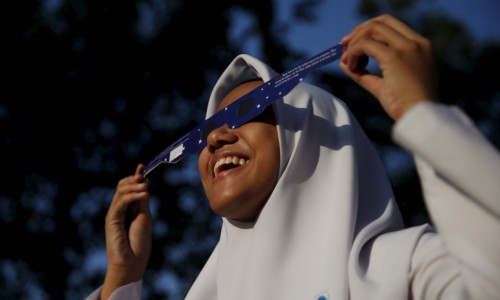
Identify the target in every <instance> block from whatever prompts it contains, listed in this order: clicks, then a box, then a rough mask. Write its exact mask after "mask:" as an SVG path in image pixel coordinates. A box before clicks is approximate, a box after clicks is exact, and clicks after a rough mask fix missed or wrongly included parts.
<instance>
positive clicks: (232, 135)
mask: <svg viewBox="0 0 500 300" xmlns="http://www.w3.org/2000/svg"><path fill="white" fill-rule="evenodd" d="M236 141H238V135H237V134H236V132H235V131H234V129H231V128H229V126H227V124H224V125H223V126H221V127H218V128H216V129H214V130H212V131H211V132H210V133H209V134H208V136H207V147H208V150H209V151H210V152H213V151H215V150H217V149H219V148H221V147H222V146H224V145H227V144H234V143H236Z"/></svg>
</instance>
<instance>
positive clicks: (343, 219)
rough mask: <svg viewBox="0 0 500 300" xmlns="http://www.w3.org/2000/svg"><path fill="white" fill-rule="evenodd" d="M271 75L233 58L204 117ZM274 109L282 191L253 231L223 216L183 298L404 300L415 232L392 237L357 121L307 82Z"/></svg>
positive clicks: (391, 219) (246, 59) (391, 216)
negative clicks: (232, 92)
mask: <svg viewBox="0 0 500 300" xmlns="http://www.w3.org/2000/svg"><path fill="white" fill-rule="evenodd" d="M275 75H277V73H276V72H275V71H273V70H272V69H271V68H270V67H269V66H267V65H266V64H264V63H263V62H261V61H259V60H257V59H256V58H254V57H251V56H249V55H245V54H243V55H239V56H238V57H236V58H235V59H234V60H233V61H232V62H231V64H230V65H229V66H228V68H227V69H226V70H225V71H224V73H223V74H222V76H221V77H220V78H219V80H218V82H217V84H216V85H215V88H214V90H213V92H212V95H211V97H210V100H209V103H208V110H207V118H208V117H210V116H211V115H213V114H214V113H215V112H216V108H217V106H218V104H219V102H220V101H221V100H222V98H223V97H224V96H225V95H226V94H227V93H228V92H229V91H230V90H232V89H233V88H234V87H236V86H237V85H239V84H241V83H243V82H245V81H248V80H250V79H255V78H261V79H262V80H264V81H268V80H270V79H271V78H273V77H274V76H275ZM272 105H273V109H274V113H275V117H276V122H277V128H278V135H279V143H280V148H281V164H280V175H279V180H278V183H277V184H276V187H275V188H274V191H273V192H272V194H271V196H270V197H269V200H268V201H267V203H266V205H265V206H264V208H263V210H262V212H261V214H260V215H259V217H258V218H257V220H256V221H255V222H254V223H242V222H235V221H233V220H229V219H226V218H223V226H222V230H221V235H220V240H219V242H218V244H217V246H216V248H215V249H214V251H213V253H212V255H211V257H210V258H209V260H208V261H207V263H206V265H205V266H204V268H203V270H202V272H201V273H200V275H199V276H198V278H197V279H196V281H195V283H194V284H193V286H192V288H191V290H190V291H189V293H188V295H187V297H186V299H203V300H207V299H223V300H234V299H248V300H268V299H269V300H271V299H283V300H284V299H286V300H291V299H301V300H308V299H321V300H326V299H335V300H337V299H363V300H366V299H405V298H406V297H407V296H408V293H409V292H408V282H407V280H408V272H409V268H410V266H409V264H410V260H411V251H412V249H413V246H414V244H415V243H416V240H417V237H418V236H419V233H416V232H415V231H410V232H408V230H405V231H400V232H399V233H398V232H394V231H396V230H399V229H402V228H403V223H402V220H401V217H400V214H399V210H398V208H397V206H396V203H395V201H394V197H393V193H392V189H391V186H390V183H389V181H388V178H387V175H386V173H385V171H384V169H383V165H382V164H381V162H380V159H379V157H378V155H377V153H376V151H375V149H374V148H373V146H372V144H371V143H370V141H369V139H368V138H367V137H366V135H365V133H364V132H363V131H362V129H361V128H360V126H359V124H358V123H357V121H356V120H355V119H354V117H353V116H352V114H351V113H350V111H349V110H348V108H347V107H346V106H345V104H344V103H343V102H342V101H340V100H339V99H337V98H335V97H334V96H333V95H331V94H330V93H328V92H326V91H324V90H322V89H320V88H318V87H315V86H313V85H311V84H308V83H300V84H299V85H298V86H297V87H296V88H295V89H293V90H292V91H291V92H290V93H289V94H288V95H287V96H285V97H283V98H282V99H278V100H277V101H275V102H274V103H273V104H272ZM387 232H393V233H390V234H387ZM411 232H413V233H411ZM384 233H385V234H384ZM382 234H384V235H383V236H381V235H382ZM391 245H392V246H391Z"/></svg>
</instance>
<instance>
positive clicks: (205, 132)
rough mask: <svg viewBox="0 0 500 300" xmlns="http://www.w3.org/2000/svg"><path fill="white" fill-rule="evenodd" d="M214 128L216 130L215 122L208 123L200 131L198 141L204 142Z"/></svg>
mask: <svg viewBox="0 0 500 300" xmlns="http://www.w3.org/2000/svg"><path fill="white" fill-rule="evenodd" d="M215 128H217V125H216V124H215V122H208V123H207V125H206V126H205V127H203V129H202V130H201V135H200V140H202V141H206V140H207V137H208V135H209V134H210V132H212V130H214V129H215Z"/></svg>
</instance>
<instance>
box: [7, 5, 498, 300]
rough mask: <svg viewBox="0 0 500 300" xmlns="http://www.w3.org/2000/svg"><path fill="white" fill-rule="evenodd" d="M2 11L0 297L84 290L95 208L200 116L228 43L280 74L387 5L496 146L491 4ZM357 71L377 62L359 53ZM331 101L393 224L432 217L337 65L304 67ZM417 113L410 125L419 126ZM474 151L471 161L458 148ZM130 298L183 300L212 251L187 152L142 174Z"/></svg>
mask: <svg viewBox="0 0 500 300" xmlns="http://www.w3.org/2000/svg"><path fill="white" fill-rule="evenodd" d="M3 6H4V9H2V22H3V26H1V28H2V38H3V43H2V53H3V55H2V68H1V71H2V73H3V76H2V78H3V79H2V93H1V99H0V137H1V140H0V141H1V142H0V143H1V144H0V159H1V162H2V164H1V165H2V169H3V172H2V175H1V176H2V180H1V181H0V182H1V183H0V187H1V188H0V229H1V233H2V236H3V238H2V240H3V242H2V246H1V247H0V299H83V298H85V297H86V296H87V295H88V294H89V293H91V292H92V291H93V290H94V289H96V288H97V287H99V286H100V284H101V283H102V280H103V276H104V272H105V268H106V253H105V245H104V217H105V214H106V210H107V207H108V205H109V203H110V201H111V198H112V196H113V193H114V189H115V186H116V184H117V182H118V180H119V179H121V178H122V177H124V176H127V175H130V174H132V173H133V172H134V170H135V167H136V165H137V164H138V163H139V162H142V163H147V162H148V161H149V160H150V159H152V158H153V157H154V156H156V155H157V154H158V153H159V152H160V151H162V150H163V149H164V148H165V147H166V146H167V145H168V144H169V143H170V142H172V141H174V140H175V139H177V138H178V137H179V136H180V135H182V134H183V133H185V132H187V131H188V130H190V129H191V128H192V127H194V126H195V125H196V124H197V123H198V122H200V121H202V120H203V119H204V116H205V108H206V104H207V99H208V96H209V94H210V91H211V88H212V87H213V85H214V84H215V81H216V80H217V78H218V76H219V75H220V74H221V72H222V71H223V70H224V68H225V67H226V66H227V65H228V64H229V63H230V61H231V60H232V59H233V58H234V57H235V56H236V55H237V54H239V53H242V52H245V53H249V54H252V55H254V56H256V57H258V58H260V59H262V60H264V61H265V62H267V63H268V64H269V65H271V66H272V67H273V68H274V69H275V70H276V71H278V72H282V71H284V70H286V69H287V68H290V67H292V66H294V65H295V64H297V63H300V62H301V61H302V60H304V59H306V58H308V57H310V56H312V55H314V54H316V53H318V52H320V51H322V50H325V49H326V48H328V47H330V46H332V45H334V44H336V43H338V42H339V40H340V39H341V38H342V37H343V36H344V35H346V34H347V33H349V32H350V30H351V29H352V28H353V27H354V26H356V25H357V24H359V23H361V22H362V21H364V20H366V19H368V18H370V17H373V16H376V15H379V14H381V13H391V14H393V15H395V16H397V17H399V18H400V19H402V20H403V21H405V22H407V23H408V24H410V25H411V26H412V27H413V28H414V29H415V30H417V31H418V32H420V33H421V34H423V35H424V36H426V37H428V38H429V39H431V40H432V42H433V44H434V50H435V52H436V58H437V66H438V68H439V72H440V78H439V79H440V101H442V102H444V103H449V104H454V105H457V106H460V107H461V108H462V109H464V110H465V111H466V112H467V113H468V114H469V116H470V117H471V118H472V119H473V120H474V122H476V124H477V125H478V126H479V128H480V130H481V131H482V132H483V133H484V134H485V136H486V137H487V138H488V139H490V140H491V141H492V142H493V143H494V144H495V145H496V146H497V147H500V130H499V129H500V121H499V118H500V83H499V80H498V75H497V73H496V72H498V70H500V26H499V25H500V21H499V17H500V15H499V12H500V3H499V2H498V1H497V0H489V1H487V0H477V1H466V0H455V1H452V0H420V1H415V0H408V1H405V0H387V1H382V0H357V1H353V0H349V1H335V0H276V1H251V0H242V1H229V0H219V1H194V0H186V1H182V0H121V1H109V0H102V1H88V0H40V1H8V2H7V3H5V4H4V5H3ZM370 68H373V69H374V70H375V71H376V65H374V64H373V62H372V63H371V64H370ZM308 80H309V81H312V82H314V83H316V84H318V85H320V86H322V87H324V88H325V89H326V90H328V91H330V92H331V93H333V94H334V95H336V96H338V97H340V98H341V99H343V100H344V101H345V102H346V103H347V104H348V106H349V107H350V108H351V110H352V111H353V113H354V114H355V116H356V117H357V118H358V120H359V121H360V123H361V125H362V126H363V128H364V129H365V130H366V132H367V133H368V135H369V137H370V138H371V139H372V141H373V143H374V144H375V145H376V147H377V149H378V151H379V153H380V156H381V157H382V159H383V161H384V163H385V165H386V167H387V171H388V174H389V176H390V178H391V181H392V184H393V186H394V190H395V194H396V197H397V201H398V203H399V205H400V208H401V212H402V214H403V216H404V219H405V222H406V224H407V225H408V226H412V225H417V224H421V223H423V222H431V221H430V220H429V218H428V215H427V212H426V209H425V206H424V204H423V202H422V198H421V193H420V186H419V183H418V177H417V174H416V172H415V168H414V165H413V160H412V158H411V156H410V155H409V154H408V153H406V152H405V151H404V150H402V149H400V148H399V147H397V146H396V145H394V144H393V143H392V141H391V140H390V130H391V126H392V121H391V120H390V119H389V118H388V117H386V116H385V115H384V114H383V112H382V110H381V108H380V107H379V106H378V103H377V102H376V101H375V100H374V99H373V98H372V97H371V96H369V95H368V94H367V93H366V92H364V91H363V90H361V89H360V88H359V87H357V86H356V85H354V84H353V83H352V82H351V81H350V79H348V78H347V77H346V76H344V75H343V74H342V73H341V72H340V69H339V67H338V63H333V64H331V65H329V66H325V67H323V68H322V69H320V70H317V71H315V72H314V73H313V74H311V75H310V77H308ZM422 121H423V122H425V120H422ZM471 159H474V158H471ZM150 177H151V179H150V181H151V190H150V191H151V195H152V196H151V210H152V213H153V216H154V218H155V225H154V240H153V253H152V257H151V260H150V263H149V267H148V270H147V273H146V276H145V279H144V296H145V299H183V298H184V295H185V293H186V291H187V289H188V288H189V286H190V285H191V283H192V282H193V280H194V278H195V277H196V276H197V274H198V272H199V270H200V269H201V267H202V266H203V264H204V262H205V260H206V259H207V257H208V255H209V254H210V252H211V250H212V248H213V247H214V245H215V243H216V241H217V239H218V235H219V230H220V219H219V217H217V216H215V215H213V214H212V213H211V211H210V209H209V206H208V204H207V201H206V199H205V196H204V194H203V189H202V188H201V184H200V182H199V179H198V171H197V157H196V156H193V157H188V158H186V159H184V160H183V161H181V162H180V163H178V164H176V165H173V166H172V165H162V166H160V167H159V168H158V169H157V170H155V171H154V172H153V173H152V174H151V176H150Z"/></svg>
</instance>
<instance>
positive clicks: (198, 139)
mask: <svg viewBox="0 0 500 300" xmlns="http://www.w3.org/2000/svg"><path fill="white" fill-rule="evenodd" d="M343 49H344V46H343V45H342V44H337V45H335V46H333V47H330V48H328V49H326V50H324V51H322V52H320V53H318V54H316V55H315V56H313V57H311V58H309V59H307V60H305V61H303V62H302V63H300V64H298V65H296V66H295V67H293V68H291V69H289V70H287V71H285V72H283V73H281V74H279V75H277V76H275V77H273V78H272V79H270V80H269V81H266V82H264V83H263V84H261V85H259V86H258V87H256V88H255V89H253V90H252V91H250V92H249V93H247V94H245V95H243V96H242V97H240V98H238V99H237V100H236V101H234V102H232V103H231V104H229V105H228V106H226V107H225V108H223V109H221V110H219V111H218V112H216V113H215V114H214V115H212V116H211V117H210V118H208V119H206V120H205V121H203V122H201V123H200V124H198V125H197V126H196V127H195V128H193V129H191V130H190V131H189V132H187V133H186V134H184V135H183V136H181V137H180V138H179V139H177V140H176V141H175V142H173V143H172V144H170V145H169V146H168V147H167V148H165V149H164V150H163V151H162V152H160V154H158V155H157V156H156V157H155V158H153V159H152V160H151V161H150V162H149V163H148V164H147V165H146V167H145V168H144V171H143V172H142V175H143V176H144V177H146V176H147V175H148V174H149V173H151V172H152V171H153V170H154V169H156V168H157V167H158V166H159V165H161V164H163V163H167V164H175V163H177V162H178V161H180V160H181V159H183V158H184V157H186V156H188V155H191V154H193V153H197V152H199V151H200V150H201V149H203V148H204V147H205V146H206V144H207V136H208V134H209V133H210V132H211V131H212V130H214V129H216V128H219V127H221V126H223V125H224V124H227V125H228V126H229V127H230V128H237V127H239V126H241V125H243V124H245V123H247V122H248V121H250V120H252V119H253V118H255V117H256V116H258V115H260V114H261V113H262V112H263V111H264V110H265V109H266V107H268V106H269V105H270V104H271V103H272V102H274V101H275V100H277V99H280V98H282V97H284V96H286V95H287V94H288V93H289V92H290V91H291V90H292V89H293V88H294V87H295V86H296V85H297V84H298V83H299V82H302V81H303V80H304V78H305V77H306V76H307V75H308V74H309V73H311V72H312V71H314V70H316V69H318V68H320V67H322V66H324V65H327V64H329V63H331V62H334V61H336V60H337V59H339V58H340V57H341V55H342V52H343Z"/></svg>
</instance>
